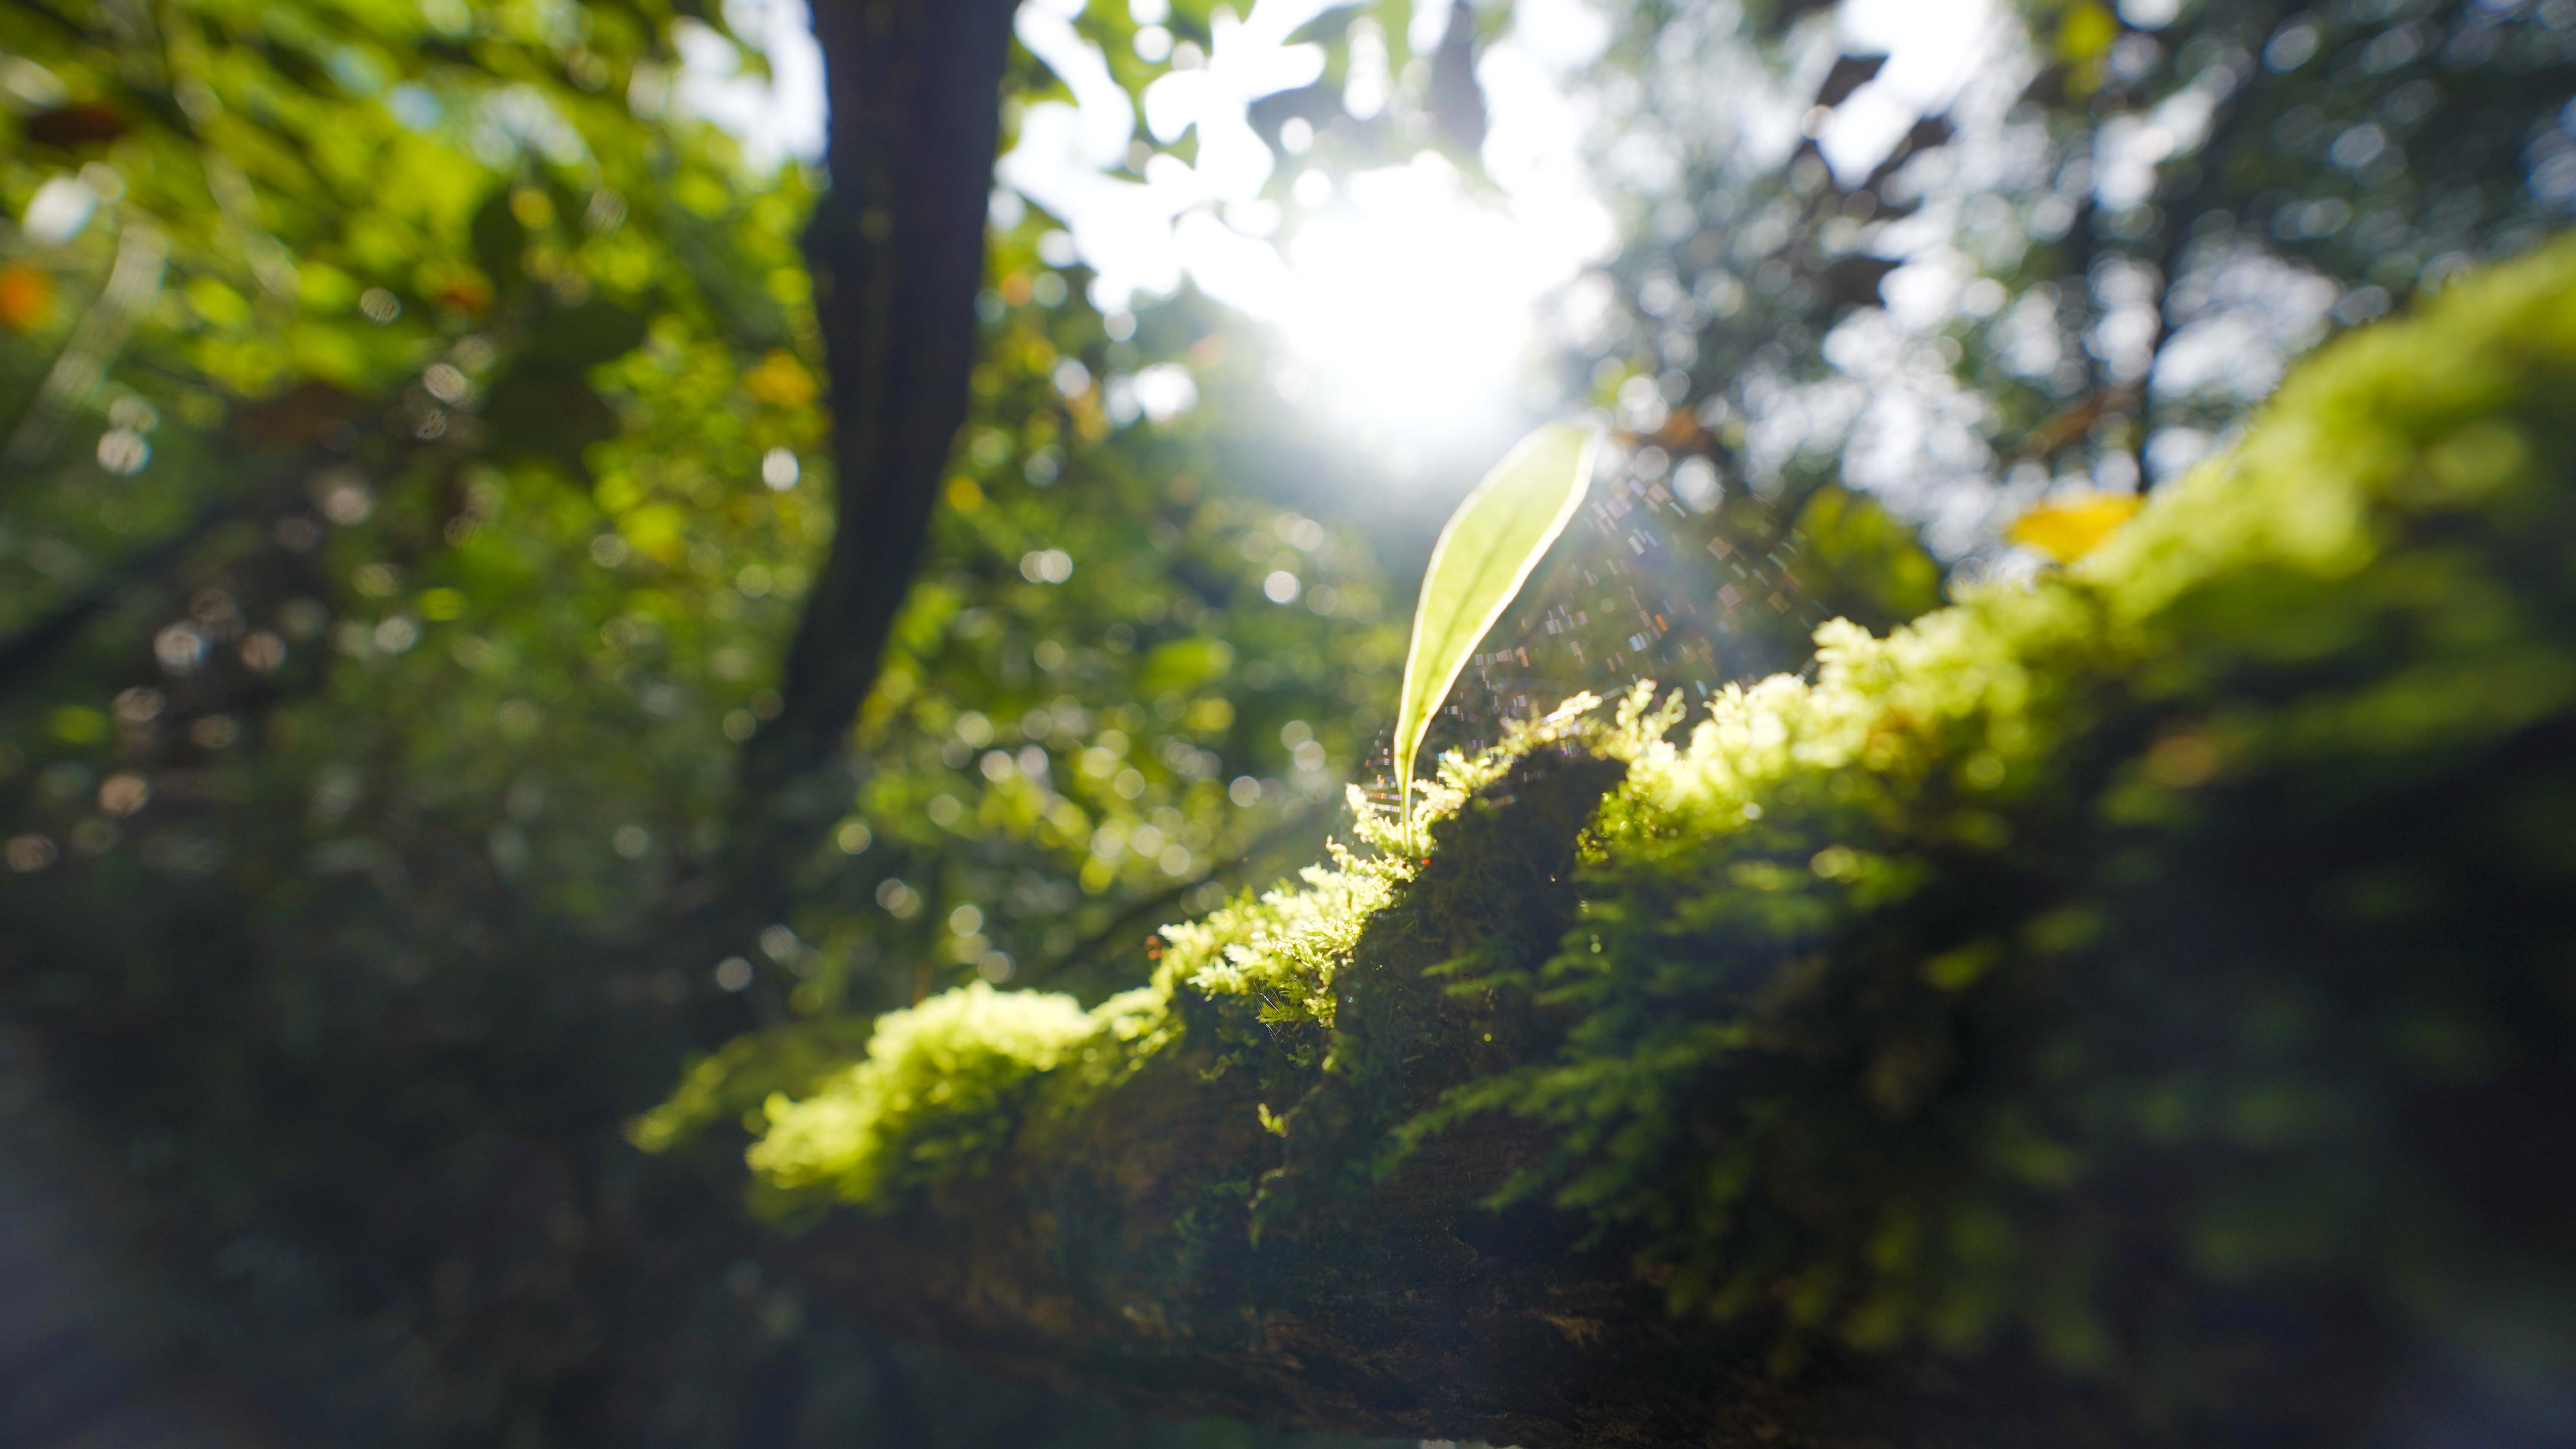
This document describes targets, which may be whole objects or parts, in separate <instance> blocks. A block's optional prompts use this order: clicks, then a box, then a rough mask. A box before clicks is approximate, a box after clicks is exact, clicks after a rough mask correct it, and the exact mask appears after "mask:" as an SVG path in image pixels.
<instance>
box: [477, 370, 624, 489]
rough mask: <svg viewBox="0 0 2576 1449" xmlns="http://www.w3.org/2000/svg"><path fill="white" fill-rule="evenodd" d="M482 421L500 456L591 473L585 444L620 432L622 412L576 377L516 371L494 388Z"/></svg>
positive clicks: (579, 475)
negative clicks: (549, 463)
mask: <svg viewBox="0 0 2576 1449" xmlns="http://www.w3.org/2000/svg"><path fill="white" fill-rule="evenodd" d="M483 426H484V427H485V429H487V430H488V435H489V437H490V439H491V442H490V447H491V450H492V455H493V456H494V457H496V458H503V459H510V458H541V459H544V460H546V461H549V462H552V463H555V464H558V465H560V466H562V467H563V468H564V469H565V470H566V471H567V472H569V473H571V474H572V475H573V476H574V477H575V478H581V479H587V478H589V476H590V469H589V467H588V465H586V464H585V463H583V461H582V450H583V449H585V448H588V447H589V446H590V445H591V444H593V443H604V442H606V441H608V440H609V439H610V438H613V437H616V436H617V434H618V431H619V427H620V424H619V422H618V419H617V412H616V410H615V409H613V408H611V407H610V406H609V405H608V402H607V400H606V399H605V398H602V397H601V396H600V395H599V394H598V393H596V392H594V391H592V390H591V387H590V384H588V383H586V382H583V381H582V380H581V379H580V378H577V377H565V376H560V375H544V374H539V375H535V376H529V375H525V374H520V375H513V376H511V377H509V378H506V379H504V380H503V381H502V382H500V383H499V384H498V385H496V386H495V387H494V388H493V389H492V401H491V403H490V404H489V405H488V406H486V407H485V408H484V410H483Z"/></svg>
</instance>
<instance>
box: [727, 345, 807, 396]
mask: <svg viewBox="0 0 2576 1449" xmlns="http://www.w3.org/2000/svg"><path fill="white" fill-rule="evenodd" d="M742 390H743V391H744V392H747V393H750V394H751V395H752V396H753V397H754V398H756V399H758V400H759V401H761V402H765V403H768V404H769V405H770V406H772V407H782V408H801V407H804V406H806V405H808V404H810V403H812V402H813V401H814V399H815V397H816V396H817V395H818V394H819V392H820V389H819V388H817V387H816V386H815V383H814V374H812V373H810V372H807V371H806V370H805V364H803V363H801V362H798V361H797V360H796V354H794V353H792V352H788V351H785V350H781V351H777V352H773V353H771V354H769V355H768V356H767V357H765V358H762V359H761V362H760V365H759V366H758V367H755V368H753V369H752V370H751V371H749V372H746V373H744V374H743V376H742Z"/></svg>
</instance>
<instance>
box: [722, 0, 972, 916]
mask: <svg viewBox="0 0 2576 1449" xmlns="http://www.w3.org/2000/svg"><path fill="white" fill-rule="evenodd" d="M1011 15H1012V6H1011V5H1010V3H1009V0H821V3H818V4H817V5H816V6H815V7H814V32H815V36H816V38H817V39H818V40H820V42H821V43H822V47H823V54H824V58H825V62H826V65H827V69H828V74H829V87H828V88H829V94H830V99H831V107H832V120H831V131H830V140H831V190H830V192H829V193H828V194H827V195H826V196H825V198H824V200H823V203H822V205H821V207H820V208H819V209H818V211H817V212H816V215H815V217H814V221H813V224H812V226H811V228H810V229H809V230H808V232H807V233H806V254H807V258H808V260H809V262H810V263H811V265H812V267H813V270H814V281H815V300H816V305H817V308H818V310H819V312H820V314H821V321H822V326H823V342H824V349H825V353H826V355H827V357H828V360H829V362H830V367H831V373H832V382H831V404H832V416H833V420H834V426H835V428H836V435H835V438H834V447H833V451H834V457H835V460H836V464H837V469H838V482H837V490H838V491H837V504H838V510H839V526H838V531H837V532H836V534H835V535H834V537H833V540H832V548H831V553H830V555H829V557H828V558H827V559H826V560H825V561H824V564H823V567H822V570H821V571H820V573H819V575H818V576H817V578H816V580H815V583H814V589H813V592H812V593H811V594H810V595H809V596H808V597H807V599H806V602H805V612H804V617H803V619H802V620H801V621H800V623H799V624H798V627H797V630H796V637H795V640H794V642H793V643H792V644H791V645H790V646H789V649H788V654H787V664H786V671H785V685H784V689H783V690H782V693H783V694H784V696H785V707H784V709H783V710H782V712H781V713H780V714H779V716H778V718H777V719H776V720H774V721H772V722H771V723H770V724H769V725H768V726H767V727H765V728H764V729H763V730H762V731H761V732H760V733H759V734H758V735H757V736H755V737H754V738H753V739H752V741H751V743H750V745H749V746H748V747H747V748H746V749H745V751H744V755H743V761H742V786H743V813H744V816H745V818H746V821H747V823H748V824H749V825H750V826H751V828H752V830H753V832H754V834H755V837H756V838H758V839H759V840H760V841H761V842H762V844H761V845H760V846H758V847H757V848H756V849H757V860H756V861H755V862H754V866H755V868H757V869H759V873H760V874H762V875H765V876H767V877H769V878H771V879H778V878H781V876H783V874H784V873H783V872H779V871H776V870H774V869H769V868H768V867H775V866H777V865H779V864H781V863H787V862H793V861H794V860H796V859H797V858H799V856H801V854H802V852H803V851H804V850H805V849H807V848H809V847H810V846H811V844H812V841H813V838H814V835H815V833H816V832H817V831H819V830H820V829H821V828H822V827H823V826H824V825H826V824H828V823H829V822H830V821H831V820H832V819H834V818H836V817H837V815H838V814H839V812H840V810H841V808H842V806H843V805H844V803H845V802H846V800H847V798H848V791H847V789H846V786H847V776H846V774H845V773H844V772H843V771H842V770H838V769H835V768H834V767H835V766H836V765H840V764H843V763H844V762H845V761H846V758H847V752H848V744H847V738H848V732H849V728H850V724H851V721H852V720H853V718H854V717H855V716H856V714H857V712H858V708H859V704H860V702H861V701H862V700H863V699H865V698H866V696H867V692H868V689H869V687H870V685H872V684H873V683H874V682H875V679H876V675H877V669H878V667H879V665H880V663H881V662H882V660H883V658H884V654H885V642H886V636H887V631H888V630H889V629H890V628H892V626H893V623H894V618H895V614H896V612H897V611H898V610H899V609H901V608H902V606H903V599H904V594H905V591H906V589H907V588H908V587H909V585H910V584H911V582H912V577H913V573H914V571H915V570H916V569H917V568H918V566H919V564H920V561H921V551H922V545H923V541H924V538H925V535H926V534H927V532H928V529H929V524H930V513H931V508H932V505H933V503H934V502H935V500H936V499H937V496H938V491H939V484H940V480H941V477H942V474H943V470H944V468H945V466H946V464H947V461H948V454H949V448H950V444H951V443H952V441H953V440H954V439H955V437H956V434H957V429H958V428H959V427H960V426H961V425H962V424H963V423H964V422H965V418H966V392H967V375H968V373H969V372H970V371H971V370H972V368H973V365H974V359H975V346H976V336H977V327H976V320H975V293H976V290H977V289H978V288H979V287H981V286H982V285H983V280H984V218H985V210H986V204H987V199H988V197H989V195H990V193H991V190H992V177H993V159H994V153H995V151H996V149H997V147H998V145H999V142H1000V128H1001V121H1000V92H1001V83H1002V76H1003V72H1004V70H1005V68H1006V66H1007V65H1008V62H1009V58H1010V43H1011Z"/></svg>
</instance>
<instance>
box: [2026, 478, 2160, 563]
mask: <svg viewBox="0 0 2576 1449" xmlns="http://www.w3.org/2000/svg"><path fill="white" fill-rule="evenodd" d="M2139 502H2140V500H2139V498H2138V496H2137V495H2136V494H2134V493H2096V494H2094V495H2092V496H2091V497H2088V498H2079V499H2076V500H2075V501H2073V502H2071V503H2044V504H2041V505H2040V506H2039V507H2037V508H2034V509H2032V510H2031V511H2029V512H2028V513H2025V514H2023V515H2022V516H2021V517H2019V518H2017V519H2015V520H2013V526H2012V528H2011V530H2010V531H2009V532H2008V533H2007V535H2006V536H2007V537H2009V538H2010V539H2011V540H2012V541H2013V542H2015V543H2017V544H2020V545H2021V546H2022V547H2024V548H2034V549H2037V550H2039V551H2040V552H2041V553H2044V554H2046V555H2048V556H2049V557H2050V558H2053V559H2055V560H2057V561H2058V562H2059V563H2062V564H2071V563H2073V562H2075V561H2076V560H2077V559H2080V558H2082V557H2084V556H2085V555H2086V554H2088V553H2091V552H2092V551H2093V550H2095V549H2097V548H2100V547H2101V546H2102V541H2103V540H2104V539H2106V538H2109V537H2110V536H2111V535H2112V534H2113V533H2116V532H2118V531H2119V527H2120V525H2121V524H2124V523H2126V522H2128V521H2129V518H2130V516H2131V515H2133V514H2135V513H2136V512H2137V511H2138V504H2139Z"/></svg>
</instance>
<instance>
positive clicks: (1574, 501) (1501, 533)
mask: <svg viewBox="0 0 2576 1449" xmlns="http://www.w3.org/2000/svg"><path fill="white" fill-rule="evenodd" d="M1593 446H1594V439H1593V435H1592V432H1591V430H1590V429H1588V428H1581V427H1576V426H1574V425H1572V424H1567V423H1555V424H1551V425H1549V426H1547V427H1544V428H1541V429H1539V430H1538V431H1537V432H1535V433H1532V434H1530V435H1529V436H1528V437H1526V438H1523V439H1522V440H1521V441H1520V442H1519V443H1518V444H1517V445H1515V446H1514V447H1513V448H1512V450H1511V452H1510V453H1508V454H1506V455H1505V456H1504V458H1503V461H1501V462H1500V463H1497V464H1495V465H1494V471H1492V472H1490V473H1488V474H1486V475H1485V479H1484V481H1483V482H1481V483H1478V484H1477V485H1476V491H1475V492H1473V493H1470V494H1468V495H1467V501H1466V502H1464V503H1461V504H1459V505H1458V511H1457V512H1456V513H1453V514H1451V515H1449V522H1448V524H1447V525H1446V526H1445V527H1443V528H1442V529H1441V530H1440V541H1439V542H1438V543H1437V544H1435V545H1433V546H1432V550H1431V566H1430V567H1429V568H1428V569H1426V570H1425V571H1424V573H1423V576H1422V600H1421V602H1420V603H1419V604H1417V605H1416V606H1415V608H1414V612H1413V646H1412V648H1411V649H1410V650H1408V651H1407V652H1406V654H1405V659H1404V694H1403V697H1402V698H1401V699H1400V700H1399V701H1398V703H1397V706H1396V716H1395V768H1396V772H1397V775H1396V778H1397V780H1398V782H1399V783H1400V785H1401V787H1402V790H1403V795H1404V805H1405V811H1406V815H1407V818H1408V819H1409V818H1410V817H1411V812H1412V805H1413V757H1414V754H1415V753H1416V752H1417V751H1419V750H1420V749H1421V748H1422V737H1423V735H1424V733H1425V732H1427V731H1428V730H1429V729H1430V727H1431V717H1432V716H1433V715H1434V714H1436V713H1438V712H1439V709H1440V705H1441V703H1442V701H1444V700H1446V699H1448V697H1449V687H1450V686H1451V685H1453V684H1456V683H1457V682H1458V675H1459V672H1460V671H1461V670H1464V669H1465V668H1466V667H1467V660H1468V657H1469V656H1470V655H1472V654H1474V653H1475V651H1476V645H1477V644H1478V643H1480V642H1482V641H1483V639H1484V637H1485V632H1486V631H1487V630H1489V629H1491V628H1493V627H1494V621H1495V620H1496V619H1499V618H1501V617H1502V613H1503V610H1505V609H1507V608H1509V607H1511V602H1512V599H1513V598H1514V596H1516V595H1518V594H1519V593H1520V591H1521V585H1522V584H1524V583H1526V582H1528V580H1529V576H1530V571H1531V570H1532V569H1535V568H1537V567H1538V561H1539V560H1540V559H1541V558H1542V557H1544V556H1545V555H1546V553H1547V550H1548V545H1550V544H1552V543H1554V542H1556V536H1557V535H1558V534H1560V533H1563V532H1564V531H1565V525H1566V523H1567V522H1568V521H1569V520H1571V519H1572V518H1573V517H1574V510H1575V508H1576V507H1577V506H1578V505H1580V504H1581V503H1582V502H1583V492H1584V489H1585V487H1586V485H1588V484H1589V483H1590V482H1591V479H1592V451H1593Z"/></svg>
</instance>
